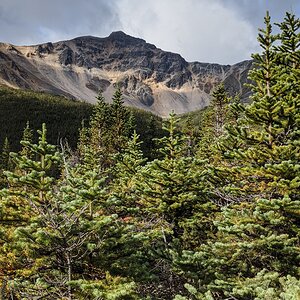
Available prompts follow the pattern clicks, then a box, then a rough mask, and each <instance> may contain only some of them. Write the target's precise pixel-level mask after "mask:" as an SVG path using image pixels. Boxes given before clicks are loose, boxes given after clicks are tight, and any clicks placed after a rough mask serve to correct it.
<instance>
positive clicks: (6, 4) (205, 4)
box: [0, 0, 300, 64]
mask: <svg viewBox="0 0 300 300" xmlns="http://www.w3.org/2000/svg"><path fill="white" fill-rule="evenodd" d="M267 10H269V11H270V15H271V19H272V21H273V22H280V21H282V20H283V18H284V15H285V12H286V11H289V12H293V13H294V14H295V15H296V16H297V17H299V16H300V0H0V41H1V42H6V43H12V44H15V45H32V44H39V43H44V42H49V41H51V42H56V41H59V40H67V39H71V38H74V37H78V36H83V35H93V36H99V37H105V36H108V35H109V34H110V33H111V32H112V31H118V30H122V31H124V32H125V33H127V34H129V35H132V36H135V37H139V38H142V39H144V40H146V41H147V42H149V43H151V44H154V45H156V46H157V47H158V48H161V49H163V50H166V51H171V52H175V53H179V54H180V55H182V56H183V57H184V58H185V59H186V60H187V61H201V62H211V63H221V64H233V63H236V62H239V61H242V60H245V59H250V57H251V53H254V52H258V51H259V48H258V44H257V40H256V37H257V29H258V28H259V27H263V18H264V15H265V13H266V11H267Z"/></svg>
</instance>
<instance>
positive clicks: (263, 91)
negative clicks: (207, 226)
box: [198, 14, 300, 299]
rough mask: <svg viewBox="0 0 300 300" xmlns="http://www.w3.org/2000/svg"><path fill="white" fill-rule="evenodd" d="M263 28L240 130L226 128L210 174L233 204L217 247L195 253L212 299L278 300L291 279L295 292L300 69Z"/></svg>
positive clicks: (220, 225)
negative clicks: (220, 158)
mask: <svg viewBox="0 0 300 300" xmlns="http://www.w3.org/2000/svg"><path fill="white" fill-rule="evenodd" d="M287 18H290V19H293V18H292V17H291V16H290V17H287ZM285 22H287V20H285V21H284V22H283V24H284V23H285ZM265 24H266V29H264V30H260V33H259V36H258V40H259V43H260V45H261V47H262V49H263V53H262V54H255V55H254V56H253V58H254V60H255V68H254V69H253V70H252V71H251V73H250V79H251V80H252V82H253V85H252V91H253V96H252V103H251V104H250V105H249V106H247V107H246V108H245V117H244V118H243V119H242V120H241V122H239V124H238V126H235V127H231V128H229V137H228V139H227V143H226V141H225V142H224V145H223V146H224V148H223V149H226V150H225V153H224V154H225V158H227V159H226V160H225V162H224V164H223V168H221V167H220V168H215V169H214V171H215V174H217V178H218V181H219V182H220V183H221V185H224V186H225V188H224V190H223V191H224V194H226V193H227V195H225V197H227V199H229V200H231V201H233V202H234V203H233V204H231V205H229V206H228V207H225V208H224V209H223V213H222V218H220V219H219V220H216V225H217V226H218V229H219V233H218V240H217V241H216V242H214V243H213V242H211V243H209V244H208V245H207V246H205V247H203V248H204V251H203V252H202V254H201V255H202V257H205V258H206V264H207V266H208V268H207V273H210V274H212V275H213V276H214V277H215V279H214V280H213V281H212V282H211V283H209V284H208V288H209V289H211V291H212V293H213V295H214V297H215V298H217V299H218V298H220V299H222V297H235V298H237V299H266V298H265V297H266V295H268V297H272V298H278V299H279V297H281V293H285V292H283V290H284V286H285V283H284V282H285V281H286V280H287V278H292V277H289V276H293V278H294V279H293V280H294V281H295V282H296V283H295V284H296V285H299V281H298V283H297V279H299V265H300V264H299V263H300V261H299V257H300V256H299V254H300V244H299V234H300V230H299V229H300V227H299V224H300V213H299V204H300V193H299V190H300V189H299V187H300V181H299V178H300V173H299V170H300V162H299V112H300V107H299V94H298V93H295V89H294V88H293V86H295V88H296V89H297V87H296V86H299V77H298V79H297V77H296V75H295V74H298V71H299V70H298V71H297V70H293V68H294V67H295V66H296V64H293V63H292V62H289V63H287V62H288V61H289V59H288V58H287V59H286V60H283V59H282V58H283V56H284V49H285V47H277V46H276V47H275V45H274V43H275V41H276V39H277V38H276V36H273V35H272V26H271V23H270V17H269V14H267V16H266V18H265ZM282 26H283V27H281V28H285V29H286V26H285V25H282ZM295 29H296V27H295V26H290V27H289V30H288V32H285V33H284V32H282V33H281V34H280V35H279V42H280V43H281V45H283V44H284V41H283V40H282V38H283V35H284V36H299V27H298V29H297V30H298V32H297V33H296V32H294V30H295ZM294 51H296V52H297V51H299V44H298V48H297V49H294ZM286 55H287V56H289V55H288V52H287V53H286ZM290 57H293V56H290ZM287 68H291V69H290V70H289V71H288V72H287V73H286V71H287ZM225 176H226V178H225ZM214 182H216V181H214ZM202 250H203V249H202ZM201 255H200V254H199V255H198V257H201ZM293 280H292V281H293ZM286 293H287V294H289V293H290V294H293V297H295V298H297V295H298V294H297V293H299V292H298V290H297V288H296V287H295V288H292V289H291V290H288V291H286Z"/></svg>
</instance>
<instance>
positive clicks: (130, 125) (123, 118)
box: [110, 88, 135, 151]
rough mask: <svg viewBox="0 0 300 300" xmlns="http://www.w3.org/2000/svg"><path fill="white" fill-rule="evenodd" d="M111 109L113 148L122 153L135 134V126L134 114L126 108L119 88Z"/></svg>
mask: <svg viewBox="0 0 300 300" xmlns="http://www.w3.org/2000/svg"><path fill="white" fill-rule="evenodd" d="M110 108H111V120H112V123H111V125H112V127H111V133H112V135H113V138H112V146H113V149H114V151H120V150H122V149H123V148H124V147H125V146H126V142H127V140H128V138H129V137H130V136H131V134H132V133H133V130H134V125H135V124H134V123H135V122H134V116H133V114H132V113H131V112H130V111H129V110H128V108H126V107H125V106H124V102H123V99H122V92H121V90H120V88H117V90H116V91H115V94H114V95H113V98H112V104H111V106H110Z"/></svg>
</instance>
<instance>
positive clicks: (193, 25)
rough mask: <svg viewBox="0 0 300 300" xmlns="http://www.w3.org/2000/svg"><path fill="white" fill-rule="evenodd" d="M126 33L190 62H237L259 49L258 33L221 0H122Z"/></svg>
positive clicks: (120, 11) (122, 20)
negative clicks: (179, 55) (174, 53)
mask: <svg viewBox="0 0 300 300" xmlns="http://www.w3.org/2000/svg"><path fill="white" fill-rule="evenodd" d="M118 8H119V10H118V11H119V18H120V22H121V24H122V25H123V28H124V31H125V32H127V33H129V34H131V35H135V36H140V37H142V38H144V39H146V40H147V41H148V42H151V43H154V44H155V45H158V46H159V47H160V48H162V49H164V50H169V51H173V52H177V53H180V54H181V55H182V56H183V57H184V58H186V59H187V60H189V61H194V60H198V61H206V62H219V63H235V62H237V61H240V60H242V59H249V58H250V53H251V52H253V51H255V50H256V45H255V44H256V43H255V40H256V31H255V30H254V28H253V27H252V26H251V24H250V23H249V22H247V21H245V20H243V19H242V18H241V17H240V16H239V15H238V14H235V13H234V12H233V11H232V10H230V9H229V8H226V7H224V6H223V5H222V4H221V1H216V0H202V1H196V0H177V1H174V0H164V1H161V0H151V1H148V0H144V1H140V0H120V1H119V2H118Z"/></svg>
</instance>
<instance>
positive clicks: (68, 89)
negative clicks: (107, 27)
mask: <svg viewBox="0 0 300 300" xmlns="http://www.w3.org/2000/svg"><path fill="white" fill-rule="evenodd" d="M250 67H251V61H249V62H242V63H239V64H236V65H233V66H230V65H219V64H209V63H200V62H192V63H189V62H187V61H186V60H185V59H184V58H183V57H181V56H180V55H179V54H176V53H171V52H166V51H163V50H161V49H159V48H156V46H155V45H152V44H149V43H147V42H146V41H145V40H143V39H140V38H135V37H132V36H130V35H127V34H126V33H124V32H122V31H116V32H112V33H111V34H110V35H109V36H108V37H104V38H99V37H94V36H82V37H77V38H74V39H72V40H67V41H59V42H56V43H45V44H40V45H35V46H14V45H10V46H9V47H8V46H2V47H0V84H1V83H2V84H7V85H10V86H15V87H19V88H29V89H34V90H43V91H46V92H52V93H55V94H62V95H66V96H69V97H73V98H78V99H81V100H86V101H89V102H95V96H96V95H97V93H98V92H99V91H100V90H101V91H102V92H103V94H104V96H105V97H106V98H107V99H108V100H109V99H111V96H112V94H113V92H114V89H115V86H116V85H118V86H120V87H121V88H122V90H123V94H124V100H125V103H126V104H127V105H132V106H137V107H139V108H142V109H147V110H151V111H152V112H154V113H156V114H159V115H162V116H165V115H168V114H169V112H170V111H172V110H174V111H175V112H176V113H184V112H187V111H191V110H195V109H199V108H202V107H204V106H206V105H207V104H208V103H209V99H210V93H211V91H212V89H213V88H214V86H216V85H217V84H218V83H220V82H222V81H223V82H225V86H226V87H227V89H228V91H229V92H230V93H231V94H232V95H234V94H236V93H240V94H241V95H242V97H244V98H245V97H248V95H249V90H247V89H246V88H244V86H243V83H244V82H246V81H247V73H248V70H249V68H250Z"/></svg>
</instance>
